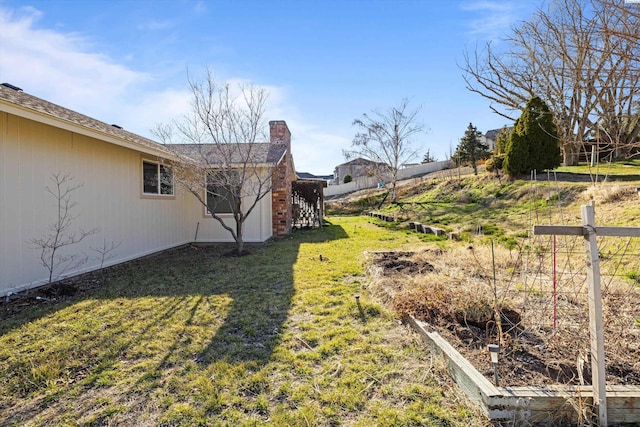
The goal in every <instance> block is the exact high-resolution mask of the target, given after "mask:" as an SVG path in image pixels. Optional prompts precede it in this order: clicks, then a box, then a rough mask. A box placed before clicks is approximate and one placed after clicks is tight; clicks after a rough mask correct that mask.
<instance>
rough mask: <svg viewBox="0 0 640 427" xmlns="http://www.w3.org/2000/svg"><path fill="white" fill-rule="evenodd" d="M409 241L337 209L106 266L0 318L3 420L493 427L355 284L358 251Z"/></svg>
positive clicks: (411, 243)
mask: <svg viewBox="0 0 640 427" xmlns="http://www.w3.org/2000/svg"><path fill="white" fill-rule="evenodd" d="M417 239H418V238H417V237H416V235H415V234H414V233H408V232H406V231H397V230H392V229H387V228H382V227H379V226H376V225H374V224H372V223H369V221H368V220H367V219H366V218H363V217H352V218H333V219H331V224H330V225H329V226H327V227H325V228H323V229H321V230H313V231H308V232H300V233H295V234H293V235H291V236H289V237H287V238H284V239H279V240H274V241H271V242H269V243H267V244H265V245H259V246H255V247H253V248H252V249H251V250H252V254H251V255H249V256H247V257H242V258H229V257H224V256H222V255H223V253H224V252H226V251H227V250H229V247H228V246H224V245H217V246H209V247H198V248H194V247H186V248H181V249H178V250H174V251H172V252H169V253H165V254H162V255H159V256H156V257H150V258H146V259H144V260H138V261H135V262H131V263H128V264H126V265H123V266H119V267H116V268H112V269H110V270H108V271H107V272H106V284H105V285H104V286H102V287H100V288H99V289H98V290H97V291H91V292H85V293H81V294H77V295H75V296H73V297H70V298H67V299H65V300H63V301H60V302H57V303H41V304H38V305H34V306H32V307H30V308H29V309H28V310H24V311H22V312H21V313H18V314H17V315H13V316H11V317H9V318H7V319H5V320H3V321H2V323H1V324H0V372H2V377H1V378H0V395H1V396H2V398H0V425H21V426H22V425H56V426H60V425H86V426H89V425H91V426H93V425H137V426H145V425H167V426H169V425H234V426H237V425H261V424H269V425H287V426H289V425H291V426H320V425H362V426H371V425H388V426H391V425H398V426H409V425H421V426H422V425H427V426H428V425H433V426H443V425H450V426H457V425H460V426H462V425H464V426H482V425H486V421H485V420H484V418H483V417H482V416H481V415H479V414H478V413H477V412H476V411H475V410H474V409H473V407H472V406H470V404H469V403H468V402H467V401H466V400H465V399H464V398H463V397H462V396H461V392H459V391H458V390H457V389H456V388H454V387H453V386H452V383H451V381H450V380H449V379H448V377H447V376H446V374H445V373H444V370H443V368H442V365H441V362H440V361H439V360H437V359H434V358H432V356H431V355H430V354H429V352H428V350H427V349H426V348H425V346H424V345H423V344H422V343H421V342H420V341H419V339H418V338H417V337H416V336H415V335H414V334H412V333H411V332H410V331H409V330H408V329H407V328H405V327H404V326H402V325H400V324H399V323H398V321H397V319H396V318H395V316H394V314H393V313H392V312H390V311H389V310H387V309H386V308H384V307H383V306H381V305H380V304H379V303H378V302H376V301H374V300H373V298H372V297H371V296H370V295H369V294H368V293H367V291H366V286H365V284H364V283H363V282H362V281H363V278H362V277H363V276H362V263H363V260H364V255H363V253H364V251H366V250H382V249H384V250H388V249H400V248H405V249H406V248H409V247H411V248H412V249H415V248H416V246H418V245H424V243H421V242H420V241H419V240H417ZM355 294H361V295H362V296H361V303H362V309H363V312H364V315H365V319H364V320H363V319H362V317H361V314H360V311H359V309H358V306H357V305H356V300H355V297H354V295H355Z"/></svg>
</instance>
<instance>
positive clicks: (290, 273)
mask: <svg viewBox="0 0 640 427" xmlns="http://www.w3.org/2000/svg"><path fill="white" fill-rule="evenodd" d="M346 237H347V234H346V232H345V231H344V230H343V229H342V228H341V227H339V226H335V225H332V224H325V227H323V228H321V229H315V230H305V231H297V232H294V233H293V234H291V235H289V236H286V237H284V238H278V239H273V240H271V241H268V242H266V243H264V244H252V245H249V246H248V249H249V250H250V251H251V254H250V255H248V256H243V257H228V256H224V254H225V253H227V252H229V250H230V249H231V248H233V246H232V245H229V244H211V245H206V246H196V245H188V246H183V247H180V248H177V249H173V250H169V251H165V252H163V253H160V254H156V255H153V256H149V257H145V258H142V259H138V260H134V261H131V262H128V263H125V264H121V265H118V266H114V267H111V268H109V269H106V270H104V271H102V272H99V273H94V274H88V275H85V276H83V277H80V278H76V279H74V280H73V281H70V282H69V283H66V285H65V286H75V287H78V288H79V289H81V290H80V291H78V292H77V293H76V294H75V295H71V296H66V297H61V298H59V299H58V301H56V302H51V301H49V302H46V301H38V302H37V304H35V305H32V306H30V307H28V308H27V309H25V310H22V311H17V312H15V313H10V315H9V316H6V313H5V315H4V318H3V319H2V324H0V341H1V342H5V344H7V345H3V346H4V347H5V348H4V350H3V351H0V365H1V366H2V367H3V368H4V369H3V370H4V372H5V374H6V375H7V376H9V377H11V378H12V380H11V381H9V382H7V383H6V384H5V385H4V387H3V388H2V390H3V391H4V392H5V393H8V395H9V396H14V397H19V398H20V399H22V398H27V399H28V402H30V404H26V405H20V406H21V407H22V406H24V408H23V409H19V408H16V407H12V406H13V405H12V403H8V402H9V400H8V401H6V402H5V403H4V404H0V424H3V423H4V422H8V421H11V420H14V421H15V420H22V419H25V417H26V418H29V417H31V416H33V415H34V414H37V413H39V411H40V410H41V408H40V406H39V404H38V403H37V402H38V401H39V400H40V399H42V398H43V396H45V395H47V396H48V397H47V399H48V400H51V401H52V402H58V403H59V404H62V402H64V399H65V398H64V396H65V394H67V388H66V387H67V386H63V387H58V386H56V385H55V384H67V383H68V384H70V385H71V384H78V386H80V385H82V390H85V391H83V392H81V394H80V396H77V398H81V397H82V396H84V397H85V398H87V399H90V395H91V393H88V392H87V390H90V389H92V388H95V387H97V386H104V383H107V384H108V383H109V381H110V378H111V376H113V375H118V374H114V372H117V371H118V370H122V369H125V370H124V371H122V372H127V373H129V372H131V375H135V378H132V379H133V381H132V382H130V384H131V386H130V387H131V390H129V391H124V392H122V391H120V392H119V393H118V395H122V396H126V395H127V394H128V393H130V392H132V391H135V392H137V393H142V394H143V395H146V394H149V393H151V392H152V390H154V389H156V388H158V387H162V385H161V384H162V381H163V380H164V379H166V377H167V376H169V377H170V376H172V375H175V372H173V371H172V369H174V368H175V367H176V366H178V367H181V369H186V368H185V367H186V366H187V365H189V364H192V365H193V364H196V365H200V366H203V367H204V368H206V366H208V365H209V364H211V363H215V362H217V361H224V362H228V363H232V364H235V363H242V362H252V363H253V365H252V366H255V367H256V368H259V367H260V366H263V365H264V364H266V363H268V362H269V360H270V358H271V356H272V354H273V351H274V349H275V348H276V346H277V345H278V343H279V342H280V341H281V337H282V330H283V326H284V323H285V322H286V320H287V317H288V315H289V311H290V308H291V302H292V299H293V296H294V294H295V292H296V290H295V285H294V267H295V264H296V262H298V253H299V247H300V245H301V244H304V243H313V242H327V241H331V240H336V239H343V238H346ZM83 280H85V281H91V282H94V281H96V280H102V281H104V283H105V284H104V285H103V286H100V287H98V288H95V287H94V288H92V287H88V288H86V289H83V288H82V281H83ZM79 281H80V282H79ZM23 326H24V328H22V327H23ZM158 336H162V337H163V340H164V341H163V342H160V343H158V340H157V337H158ZM11 343H13V344H11ZM12 346H13V348H12ZM150 347H151V348H150ZM70 355H72V356H70ZM52 361H55V363H53V364H52V363H51V362H52ZM142 362H144V367H141V368H140V369H138V370H136V369H137V368H136V369H134V368H130V367H131V366H135V365H136V364H137V363H140V364H141V366H142ZM41 366H42V368H40V367H41ZM123 366H124V368H123ZM120 375H122V374H120ZM52 387H53V389H52ZM56 393H60V394H59V395H58V394H56ZM56 396H58V397H56ZM58 399H60V400H58ZM13 401H14V402H15V400H13ZM23 403H24V401H23ZM14 405H15V403H14Z"/></svg>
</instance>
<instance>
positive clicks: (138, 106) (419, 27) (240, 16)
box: [0, 0, 541, 174]
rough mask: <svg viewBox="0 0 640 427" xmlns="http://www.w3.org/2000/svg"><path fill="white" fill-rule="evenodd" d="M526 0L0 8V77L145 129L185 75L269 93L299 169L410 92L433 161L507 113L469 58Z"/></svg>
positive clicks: (69, 3)
mask: <svg viewBox="0 0 640 427" xmlns="http://www.w3.org/2000/svg"><path fill="white" fill-rule="evenodd" d="M539 4H541V2H540V1H534V0H511V1H510V0H493V1H491V0H451V1H447V0H431V1H430V0H421V1H411V0H396V1H392V0H387V1H364V0H361V1H355V0H354V1H350V0H326V1H305V0H299V1H293V0H289V1H284V0H280V1H278V0H273V1H268V0H264V1H248V0H245V1H243V0H239V1H230V0H225V1H207V0H200V1H194V0H173V1H162V0H155V1H154V0H129V1H117V0H92V1H84V0H44V1H40V0H33V1H29V0H0V81H1V82H9V83H12V84H14V85H16V86H19V87H21V88H22V89H24V91H25V92H27V93H30V94H32V95H35V96H38V97H41V98H44V99H46V100H49V101H52V102H55V103H58V104H61V105H62V106H65V107H67V108H71V109H74V110H76V111H79V112H81V113H84V114H87V115H90V116H92V117H95V118H97V119H99V120H102V121H105V122H107V123H116V124H119V125H121V126H123V127H124V128H125V129H127V130H130V131H132V132H135V133H138V134H140V135H144V136H147V137H151V134H150V132H149V129H151V128H152V127H154V125H155V124H156V123H159V122H167V121H169V120H171V119H172V118H175V117H178V116H180V114H182V113H184V112H185V111H186V110H187V109H188V102H189V97H188V93H187V91H186V85H187V69H188V70H189V73H190V74H191V75H193V76H196V77H197V76H199V75H201V73H202V71H203V69H204V67H206V66H208V67H210V68H211V69H212V70H213V71H214V72H215V73H216V75H217V78H218V79H219V80H221V81H224V80H241V81H247V82H251V83H254V84H257V85H260V86H264V87H266V88H267V89H268V90H269V92H270V98H269V99H270V101H269V110H268V113H267V119H268V120H286V121H287V123H288V125H289V128H290V129H291V132H292V134H293V154H294V160H295V164H296V169H297V170H298V171H305V172H311V173H315V174H331V173H332V172H333V168H334V167H335V166H336V165H338V164H340V163H343V162H344V158H343V156H342V149H343V148H349V146H350V145H351V141H352V139H353V136H354V134H355V131H356V129H355V128H353V127H352V122H353V120H354V119H355V118H357V117H360V116H361V115H362V114H363V113H366V112H370V111H371V110H373V109H379V110H385V109H388V108H389V107H392V106H395V105H398V104H399V103H400V101H401V100H402V99H403V98H409V99H410V100H411V102H412V105H413V106H415V107H417V106H420V105H421V106H422V111H421V114H420V115H419V119H420V121H421V122H422V123H423V124H424V126H425V129H426V130H427V131H426V132H425V133H424V134H421V135H419V136H418V137H416V138H415V144H416V145H417V146H421V147H422V150H421V151H422V152H425V151H426V150H427V149H429V150H430V152H431V153H432V155H435V157H436V158H437V159H439V160H443V159H445V158H446V156H447V155H448V153H449V152H450V147H453V148H455V146H456V145H457V143H458V140H459V139H460V137H462V136H463V134H464V131H465V129H466V127H467V125H468V124H469V122H473V124H474V125H475V126H477V128H478V130H480V131H483V132H485V131H487V130H489V129H495V128H500V127H502V126H503V125H504V124H507V123H508V122H506V121H505V120H504V119H502V118H501V117H499V116H497V115H495V114H493V113H491V111H490V109H489V102H488V101H486V100H484V99H483V98H482V97H480V96H479V95H476V94H473V93H471V92H469V91H468V90H467V89H465V83H464V80H463V79H462V71H461V69H460V68H459V64H462V63H463V52H464V50H465V48H466V49H468V50H469V51H473V50H475V48H476V46H478V47H482V46H483V45H484V43H485V42H486V41H488V40H493V41H494V43H501V41H500V40H499V39H500V37H501V36H503V35H504V34H505V33H506V32H507V31H508V29H509V26H510V25H512V24H514V23H516V22H517V21H519V20H522V19H526V18H527V17H528V16H529V15H530V13H531V11H532V9H533V8H534V7H535V6H536V5H539Z"/></svg>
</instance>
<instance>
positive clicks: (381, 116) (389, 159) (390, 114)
mask: <svg viewBox="0 0 640 427" xmlns="http://www.w3.org/2000/svg"><path fill="white" fill-rule="evenodd" d="M408 108H409V100H408V99H403V100H402V101H401V102H400V105H399V106H398V107H392V108H390V109H389V110H388V111H386V112H384V113H382V112H379V111H377V110H374V111H372V112H371V114H366V113H365V114H363V115H362V118H361V119H356V120H354V121H353V125H354V126H357V127H358V128H359V129H360V131H359V132H358V133H356V135H355V137H354V139H353V143H352V149H351V150H344V155H345V157H346V158H347V159H350V158H354V157H357V156H361V157H364V158H366V159H369V160H371V161H373V162H375V163H378V164H384V165H387V168H385V169H387V170H380V168H375V170H373V171H372V172H373V173H375V174H376V175H377V176H378V177H379V178H382V175H384V174H386V173H387V172H388V173H389V174H390V176H391V180H390V183H389V184H390V185H391V201H392V202H395V201H396V184H397V181H398V170H399V169H400V166H401V165H402V164H403V163H406V162H408V161H409V160H411V159H412V158H414V157H416V156H417V155H418V152H419V148H414V147H413V146H412V140H411V137H413V136H414V135H416V134H418V133H420V132H422V131H423V129H424V127H423V125H422V124H418V123H417V121H418V118H417V117H418V113H420V110H421V108H420V107H418V108H416V109H413V110H409V109H408Z"/></svg>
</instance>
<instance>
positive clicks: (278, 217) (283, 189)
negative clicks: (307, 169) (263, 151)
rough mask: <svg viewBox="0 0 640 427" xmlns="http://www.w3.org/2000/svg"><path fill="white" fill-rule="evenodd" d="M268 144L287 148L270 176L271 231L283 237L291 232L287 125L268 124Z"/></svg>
mask: <svg viewBox="0 0 640 427" xmlns="http://www.w3.org/2000/svg"><path fill="white" fill-rule="evenodd" d="M269 133H270V137H271V138H270V140H271V141H270V142H271V143H272V144H284V145H286V146H287V154H286V155H285V156H284V158H283V159H282V160H281V161H280V164H279V165H278V166H277V167H276V168H275V169H274V170H273V172H272V175H271V210H272V216H271V221H272V231H273V235H274V236H284V235H286V234H289V233H290V232H291V223H292V213H293V212H292V208H291V205H292V198H291V177H292V176H293V173H294V172H293V170H292V161H291V132H289V128H288V127H287V123H286V122H284V121H282V120H278V121H272V122H269Z"/></svg>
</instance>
